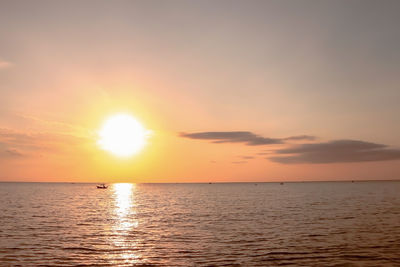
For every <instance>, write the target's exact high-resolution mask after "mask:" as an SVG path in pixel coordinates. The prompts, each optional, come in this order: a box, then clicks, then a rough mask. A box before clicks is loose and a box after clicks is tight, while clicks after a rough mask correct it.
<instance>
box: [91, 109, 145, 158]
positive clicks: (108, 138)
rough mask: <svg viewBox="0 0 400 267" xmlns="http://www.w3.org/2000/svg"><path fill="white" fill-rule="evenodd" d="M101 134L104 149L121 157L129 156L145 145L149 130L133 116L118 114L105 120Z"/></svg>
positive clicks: (101, 143) (100, 143)
mask: <svg viewBox="0 0 400 267" xmlns="http://www.w3.org/2000/svg"><path fill="white" fill-rule="evenodd" d="M99 136H100V139H99V141H98V143H99V145H100V147H101V148H102V149H104V150H107V151H109V152H111V153H113V154H114V155H116V156H119V157H129V156H132V155H134V154H136V153H138V152H139V151H140V150H141V149H142V148H143V147H144V145H145V144H146V139H147V136H148V131H147V130H146V129H145V128H144V127H143V126H142V125H141V124H140V123H139V122H138V121H137V120H136V119H135V118H133V117H132V116H130V115H127V114H118V115H114V116H112V117H110V118H109V119H107V120H106V121H105V122H104V124H103V126H102V128H101V129H100V131H99Z"/></svg>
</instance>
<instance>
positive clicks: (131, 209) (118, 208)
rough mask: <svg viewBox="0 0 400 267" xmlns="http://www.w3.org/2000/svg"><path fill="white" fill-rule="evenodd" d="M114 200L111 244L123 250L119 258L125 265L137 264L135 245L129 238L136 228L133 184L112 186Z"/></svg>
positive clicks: (137, 257)
mask: <svg viewBox="0 0 400 267" xmlns="http://www.w3.org/2000/svg"><path fill="white" fill-rule="evenodd" d="M113 190H114V200H115V215H116V222H115V224H114V227H113V231H114V233H115V235H114V239H113V243H114V246H115V247H118V248H123V251H124V252H122V253H121V254H120V255H119V256H120V258H123V259H125V263H129V264H132V263H137V262H138V261H139V258H140V257H139V255H138V254H137V253H135V252H133V251H134V250H135V248H136V247H137V243H136V242H135V241H134V240H131V239H130V238H129V235H130V232H131V231H132V229H133V228H136V227H137V226H138V221H137V218H136V216H135V215H136V210H135V203H134V190H135V184H129V183H119V184H114V185H113Z"/></svg>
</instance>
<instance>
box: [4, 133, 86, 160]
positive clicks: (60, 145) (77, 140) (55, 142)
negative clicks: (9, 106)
mask: <svg viewBox="0 0 400 267" xmlns="http://www.w3.org/2000/svg"><path fill="white" fill-rule="evenodd" d="M85 141H87V139H85V138H82V137H77V136H74V135H69V134H55V133H24V132H18V131H14V130H10V129H4V128H0V150H1V151H2V152H1V156H3V157H4V156H11V155H12V156H26V155H29V154H31V153H33V152H38V151H42V152H53V153H54V152H55V153H58V152H60V151H65V149H71V148H74V147H76V146H77V145H79V144H82V143H84V142H85Z"/></svg>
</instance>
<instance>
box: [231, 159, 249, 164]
mask: <svg viewBox="0 0 400 267" xmlns="http://www.w3.org/2000/svg"><path fill="white" fill-rule="evenodd" d="M232 163H233V164H245V163H247V161H245V160H240V161H232Z"/></svg>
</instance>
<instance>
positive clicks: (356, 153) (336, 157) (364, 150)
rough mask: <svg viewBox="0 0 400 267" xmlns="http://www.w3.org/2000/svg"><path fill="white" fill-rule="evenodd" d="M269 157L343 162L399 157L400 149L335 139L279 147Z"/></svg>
mask: <svg viewBox="0 0 400 267" xmlns="http://www.w3.org/2000/svg"><path fill="white" fill-rule="evenodd" d="M275 154H278V155H279V154H280V155H282V156H274V157H270V158H269V159H270V160H271V161H274V162H279V163H284V164H295V163H343V162H366V161H386V160H398V159H400V149H392V148H389V147H388V146H387V145H383V144H376V143H371V142H365V141H360V140H335V141H331V142H325V143H313V144H301V145H298V146H294V147H291V148H285V149H279V150H276V151H275Z"/></svg>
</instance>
